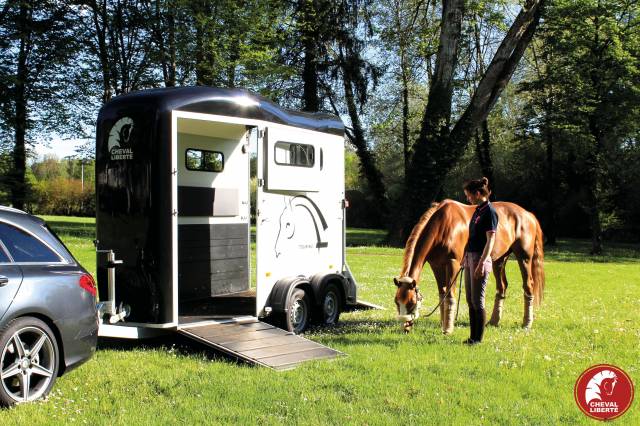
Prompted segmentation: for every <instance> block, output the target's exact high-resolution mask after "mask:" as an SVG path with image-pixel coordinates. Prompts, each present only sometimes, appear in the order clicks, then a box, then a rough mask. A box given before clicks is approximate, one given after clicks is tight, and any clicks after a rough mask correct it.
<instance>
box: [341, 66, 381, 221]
mask: <svg viewBox="0 0 640 426" xmlns="http://www.w3.org/2000/svg"><path fill="white" fill-rule="evenodd" d="M341 62H342V68H343V79H342V81H343V85H344V94H345V100H346V102H347V109H348V111H349V117H350V118H351V126H352V127H353V133H350V132H347V136H348V137H349V139H350V140H351V142H352V143H353V145H355V147H356V149H357V150H358V151H357V152H358V157H359V159H360V168H361V172H362V175H363V176H364V177H365V178H366V180H367V183H368V184H369V189H370V190H371V193H372V194H373V196H374V198H375V200H376V203H377V204H378V208H379V216H380V217H381V218H382V219H384V218H386V216H387V213H388V202H387V197H386V195H385V187H384V183H383V177H382V173H380V171H379V170H378V168H377V167H376V162H375V157H374V155H373V154H372V153H371V151H370V150H369V148H368V147H367V141H366V139H365V134H364V130H363V128H362V124H361V123H360V117H359V116H358V109H357V108H356V100H355V96H354V93H353V87H352V76H351V71H350V70H349V65H348V64H347V63H345V60H344V58H341Z"/></svg>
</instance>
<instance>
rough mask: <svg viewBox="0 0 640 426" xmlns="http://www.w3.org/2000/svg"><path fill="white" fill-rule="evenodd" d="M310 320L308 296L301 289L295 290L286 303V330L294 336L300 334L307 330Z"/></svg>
mask: <svg viewBox="0 0 640 426" xmlns="http://www.w3.org/2000/svg"><path fill="white" fill-rule="evenodd" d="M310 320H311V303H309V296H308V295H307V293H306V292H305V291H304V290H303V289H301V288H296V289H295V290H293V292H292V293H291V296H289V300H288V301H287V312H286V316H285V322H286V329H287V330H288V331H292V332H294V333H295V334H300V333H302V332H304V331H305V330H306V329H307V327H308V326H309V322H310Z"/></svg>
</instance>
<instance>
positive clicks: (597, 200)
mask: <svg viewBox="0 0 640 426" xmlns="http://www.w3.org/2000/svg"><path fill="white" fill-rule="evenodd" d="M589 131H590V133H591V136H592V137H593V141H594V147H593V150H592V152H591V153H590V155H589V158H588V159H587V170H586V172H587V176H586V179H585V180H586V183H587V213H588V215H589V223H590V225H591V254H597V255H599V254H602V224H601V223H600V210H601V197H600V194H599V187H600V185H601V174H602V166H601V165H600V163H601V162H602V161H603V160H602V146H603V142H604V141H603V138H604V135H603V132H602V130H601V129H600V128H599V126H598V118H597V117H595V116H594V115H591V116H590V117H589Z"/></svg>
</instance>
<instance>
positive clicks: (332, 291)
mask: <svg viewBox="0 0 640 426" xmlns="http://www.w3.org/2000/svg"><path fill="white" fill-rule="evenodd" d="M320 302H321V305H320V313H321V315H322V316H321V317H320V318H322V324H323V325H336V324H338V320H339V319H340V313H341V312H342V295H341V294H340V290H339V289H338V286H337V285H335V283H329V284H327V286H326V288H325V290H324V292H323V296H322V298H321V299H320Z"/></svg>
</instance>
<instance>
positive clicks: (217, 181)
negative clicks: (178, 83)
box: [175, 117, 253, 322]
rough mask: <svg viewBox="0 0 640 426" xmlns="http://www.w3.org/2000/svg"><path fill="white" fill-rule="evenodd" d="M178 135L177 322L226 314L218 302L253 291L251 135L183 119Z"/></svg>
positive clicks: (240, 129) (218, 124) (228, 126)
mask: <svg viewBox="0 0 640 426" xmlns="http://www.w3.org/2000/svg"><path fill="white" fill-rule="evenodd" d="M175 131H176V134H177V140H176V156H175V158H176V162H177V164H176V166H177V182H176V184H177V199H178V206H177V211H178V219H177V250H178V251H177V271H178V274H177V286H178V289H177V293H178V301H179V302H178V317H179V318H184V317H189V318H190V319H191V320H193V319H194V317H202V316H207V315H209V316H211V315H221V314H224V313H225V311H224V310H223V307H222V306H221V304H220V303H218V304H216V303H215V300H213V299H214V298H216V297H218V296H227V295H230V294H238V293H241V292H246V291H247V290H249V254H250V253H249V248H250V234H249V153H248V149H247V146H246V145H247V138H246V135H247V132H248V130H247V127H246V126H245V125H242V124H231V123H221V122H218V121H209V120H206V119H196V118H184V117H182V118H178V119H177V121H176V130H175ZM223 301H227V302H229V301H233V299H225V300H223ZM237 311H239V309H238V310H237ZM245 313H253V312H245ZM180 321H181V320H180V319H179V322H180Z"/></svg>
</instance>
